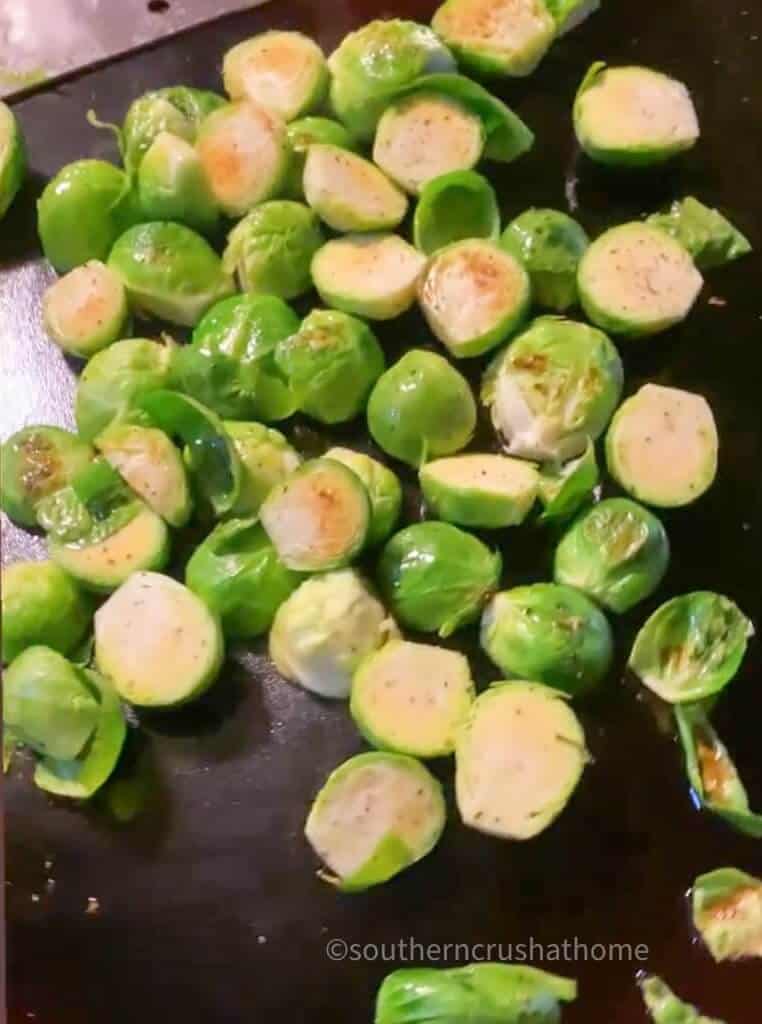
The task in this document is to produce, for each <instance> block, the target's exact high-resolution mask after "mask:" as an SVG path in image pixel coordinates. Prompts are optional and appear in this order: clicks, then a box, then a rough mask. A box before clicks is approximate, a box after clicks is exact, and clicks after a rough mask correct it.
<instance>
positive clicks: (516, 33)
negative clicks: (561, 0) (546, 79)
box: [431, 0, 556, 77]
mask: <svg viewBox="0 0 762 1024" xmlns="http://www.w3.org/2000/svg"><path fill="white" fill-rule="evenodd" d="M431 24H432V27H433V29H434V31H435V32H437V33H438V34H439V35H440V36H441V37H442V39H444V41H445V42H446V43H447V45H448V46H449V47H450V49H451V50H452V52H453V53H454V54H455V56H456V57H457V58H458V63H459V64H461V65H462V66H463V67H465V68H468V69H469V70H470V71H475V72H476V73H477V74H492V75H511V76H515V77H523V76H525V75H530V74H531V73H532V72H533V71H534V69H535V68H536V67H537V65H538V64H539V63H540V61H541V60H542V58H543V57H544V56H545V54H546V53H547V51H548V49H549V48H550V45H551V43H552V42H553V40H554V39H555V36H556V23H555V21H554V20H553V17H552V16H551V14H550V11H549V10H548V8H547V6H546V4H545V3H544V0H445V3H443V4H442V6H441V7H440V8H439V9H438V10H437V11H436V13H435V14H434V17H433V18H432V21H431Z"/></svg>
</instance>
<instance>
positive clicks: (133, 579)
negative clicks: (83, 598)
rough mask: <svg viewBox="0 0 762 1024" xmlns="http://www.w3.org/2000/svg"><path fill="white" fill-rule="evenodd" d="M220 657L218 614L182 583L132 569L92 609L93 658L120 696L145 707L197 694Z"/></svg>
mask: <svg viewBox="0 0 762 1024" xmlns="http://www.w3.org/2000/svg"><path fill="white" fill-rule="evenodd" d="M224 656H225V648H224V642H223V639H222V629H221V628H220V623H219V619H218V618H217V617H216V615H214V614H213V612H211V611H210V610H209V609H208V608H207V606H206V605H205V604H204V602H203V601H202V600H201V599H200V598H198V597H196V595H195V594H194V593H193V592H192V591H190V590H188V588H187V587H184V586H183V585H182V583H178V582H177V580H173V579H171V577H169V576H162V575H161V574H160V573H157V572H136V573H133V575H132V576H130V578H129V579H128V580H127V581H126V582H125V583H123V584H122V586H121V587H120V588H119V589H118V590H117V591H116V592H115V593H113V594H112V595H111V597H110V598H109V599H108V601H106V603H105V604H103V605H101V607H100V608H99V609H98V611H97V612H96V613H95V661H96V664H97V666H98V668H99V670H100V671H101V672H102V673H103V674H104V675H105V676H106V677H107V678H108V679H110V680H111V682H112V683H113V684H114V687H115V688H116V691H117V693H118V694H119V696H120V697H121V698H122V699H123V700H126V701H129V702H130V703H131V704H137V705H138V706H140V707H148V708H170V707H177V706H178V705H180V704H185V703H187V702H188V701H190V700H194V699H195V698H196V697H199V696H200V695H201V694H202V693H204V691H206V690H207V689H208V688H209V687H210V686H211V685H212V683H213V682H214V680H215V679H216V677H217V673H218V672H219V670H220V667H221V666H222V661H223V658H224Z"/></svg>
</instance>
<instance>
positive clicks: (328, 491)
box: [260, 458, 370, 572]
mask: <svg viewBox="0 0 762 1024" xmlns="http://www.w3.org/2000/svg"><path fill="white" fill-rule="evenodd" d="M260 518H261V520H262V525H263V526H264V528H265V530H267V533H268V536H269V537H270V540H271V541H272V542H273V544H274V545H275V549H276V551H277V552H278V555H279V557H280V559H281V561H282V562H283V563H284V564H285V565H287V566H288V568H289V569H296V570H297V571H298V572H320V571H322V570H324V569H339V568H341V567H342V566H345V565H348V564H349V563H350V562H351V561H352V559H353V558H354V557H355V556H356V555H357V554H359V552H360V551H361V550H362V548H363V547H364V545H365V543H366V541H367V537H368V528H369V526H370V499H369V498H368V492H367V491H366V490H365V486H364V484H363V483H362V481H361V480H360V478H359V477H358V476H357V475H356V474H355V473H353V472H352V470H351V469H348V468H347V467H346V466H344V465H343V464H342V463H340V462H334V461H333V460H332V459H326V458H323V459H311V460H310V461H308V462H305V463H304V464H303V465H302V466H300V467H299V469H297V470H296V471H295V472H293V473H292V474H291V476H289V477H286V479H285V480H284V481H283V483H280V484H276V486H275V487H273V489H272V490H271V491H270V493H269V494H268V495H267V497H266V498H265V500H264V502H263V503H262V507H261V509H260Z"/></svg>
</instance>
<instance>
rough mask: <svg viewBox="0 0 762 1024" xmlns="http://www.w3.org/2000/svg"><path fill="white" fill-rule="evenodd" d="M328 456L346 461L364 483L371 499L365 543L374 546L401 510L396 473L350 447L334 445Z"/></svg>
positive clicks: (392, 524)
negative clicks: (336, 446)
mask: <svg viewBox="0 0 762 1024" xmlns="http://www.w3.org/2000/svg"><path fill="white" fill-rule="evenodd" d="M325 457H326V458H327V459H333V460H334V462H343V463H344V465H345V466H348V467H349V469H351V470H352V472H353V473H355V474H356V475H357V476H359V478H360V479H361V480H362V482H363V484H364V485H365V489H366V490H367V492H368V497H369V498H370V524H369V526H368V536H367V538H366V541H365V543H366V544H367V545H368V547H374V546H375V545H376V544H380V543H381V541H384V540H386V538H387V537H388V536H389V534H390V533H391V532H392V530H393V529H394V527H395V526H396V525H397V520H398V519H399V517H400V512H401V511H402V486H401V485H400V482H399V480H398V479H397V477H396V476H395V474H394V473H392V471H391V470H390V469H389V467H388V466H385V465H384V464H383V463H382V462H379V461H378V460H377V459H372V458H371V457H370V455H365V453H364V452H356V451H353V450H352V449H351V448H331V449H329V450H328V451H327V452H326V453H325Z"/></svg>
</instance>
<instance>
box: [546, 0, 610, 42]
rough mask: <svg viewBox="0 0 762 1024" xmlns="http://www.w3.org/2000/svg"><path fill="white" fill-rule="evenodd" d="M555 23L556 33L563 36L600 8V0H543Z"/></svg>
mask: <svg viewBox="0 0 762 1024" xmlns="http://www.w3.org/2000/svg"><path fill="white" fill-rule="evenodd" d="M545 6H546V7H547V8H548V10H549V11H550V13H551V14H552V15H553V18H554V20H555V23H556V35H559V36H563V35H566V33H567V32H571V31H572V29H575V28H577V27H578V26H579V25H581V24H582V22H583V21H586V20H587V18H589V17H590V15H591V14H595V12H596V11H598V10H600V7H601V0H545Z"/></svg>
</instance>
